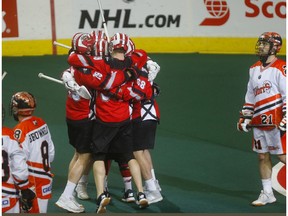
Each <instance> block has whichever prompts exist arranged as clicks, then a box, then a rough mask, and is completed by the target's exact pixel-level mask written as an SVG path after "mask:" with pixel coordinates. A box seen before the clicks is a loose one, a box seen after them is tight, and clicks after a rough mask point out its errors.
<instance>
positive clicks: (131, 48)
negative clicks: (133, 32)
mask: <svg viewBox="0 0 288 216" xmlns="http://www.w3.org/2000/svg"><path fill="white" fill-rule="evenodd" d="M134 50H135V44H134V42H133V41H132V40H131V38H129V40H128V49H127V51H126V53H125V55H126V56H131V55H132V53H133V52H134Z"/></svg>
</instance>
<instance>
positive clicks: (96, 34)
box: [90, 30, 107, 41]
mask: <svg viewBox="0 0 288 216" xmlns="http://www.w3.org/2000/svg"><path fill="white" fill-rule="evenodd" d="M90 35H91V37H93V38H95V41H99V40H102V39H105V40H107V37H106V35H105V32H104V31H103V30H96V31H92V32H91V33H90Z"/></svg>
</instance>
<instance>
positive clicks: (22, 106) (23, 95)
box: [10, 91, 36, 121]
mask: <svg viewBox="0 0 288 216" xmlns="http://www.w3.org/2000/svg"><path fill="white" fill-rule="evenodd" d="M35 108H36V99H35V97H34V96H33V95H32V94H31V93H29V92H24V91H22V92H17V93H15V94H14V95H13V96H12V98H11V102H10V111H11V114H13V116H14V119H15V120H16V121H18V115H21V116H31V115H32V113H33V111H34V110H35Z"/></svg>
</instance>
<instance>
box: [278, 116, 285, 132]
mask: <svg viewBox="0 0 288 216" xmlns="http://www.w3.org/2000/svg"><path fill="white" fill-rule="evenodd" d="M279 129H280V130H281V131H283V132H286V115H285V116H284V117H283V118H282V120H281V122H280V124H279Z"/></svg>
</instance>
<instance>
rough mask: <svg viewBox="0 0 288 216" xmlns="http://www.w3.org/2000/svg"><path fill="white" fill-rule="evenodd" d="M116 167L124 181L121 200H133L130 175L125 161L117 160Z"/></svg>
mask: <svg viewBox="0 0 288 216" xmlns="http://www.w3.org/2000/svg"><path fill="white" fill-rule="evenodd" d="M118 167H119V170H120V173H121V176H122V179H123V183H124V194H123V197H122V201H123V202H128V203H130V202H135V198H134V192H133V190H132V175H131V172H130V168H129V166H128V164H127V162H118Z"/></svg>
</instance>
